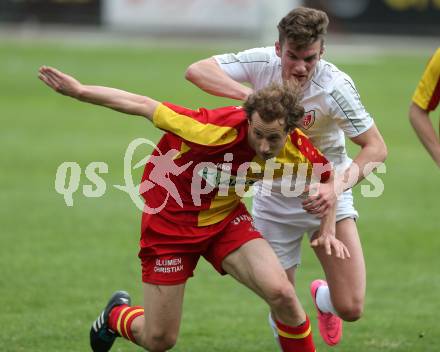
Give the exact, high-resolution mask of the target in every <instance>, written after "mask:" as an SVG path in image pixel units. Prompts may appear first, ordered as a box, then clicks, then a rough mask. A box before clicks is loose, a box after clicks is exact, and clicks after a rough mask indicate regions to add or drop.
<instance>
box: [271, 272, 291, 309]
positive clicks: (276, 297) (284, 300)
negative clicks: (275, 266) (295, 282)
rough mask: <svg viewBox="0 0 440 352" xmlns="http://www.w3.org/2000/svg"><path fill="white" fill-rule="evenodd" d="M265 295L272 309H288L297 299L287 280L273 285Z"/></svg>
mask: <svg viewBox="0 0 440 352" xmlns="http://www.w3.org/2000/svg"><path fill="white" fill-rule="evenodd" d="M265 294H266V301H267V302H268V303H269V305H270V306H271V307H272V308H278V307H288V306H290V305H292V302H293V300H294V298H295V290H294V288H293V286H292V284H291V283H290V282H289V281H288V280H287V279H286V280H281V281H280V282H278V283H276V284H274V285H272V287H270V288H269V289H268V290H267V292H266V293H265Z"/></svg>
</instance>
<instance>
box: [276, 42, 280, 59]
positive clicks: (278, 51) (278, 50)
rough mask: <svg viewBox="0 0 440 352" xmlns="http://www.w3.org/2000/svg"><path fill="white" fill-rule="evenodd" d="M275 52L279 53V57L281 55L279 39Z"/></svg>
mask: <svg viewBox="0 0 440 352" xmlns="http://www.w3.org/2000/svg"><path fill="white" fill-rule="evenodd" d="M275 54H277V56H278V57H281V44H280V42H279V41H278V40H277V41H276V42H275Z"/></svg>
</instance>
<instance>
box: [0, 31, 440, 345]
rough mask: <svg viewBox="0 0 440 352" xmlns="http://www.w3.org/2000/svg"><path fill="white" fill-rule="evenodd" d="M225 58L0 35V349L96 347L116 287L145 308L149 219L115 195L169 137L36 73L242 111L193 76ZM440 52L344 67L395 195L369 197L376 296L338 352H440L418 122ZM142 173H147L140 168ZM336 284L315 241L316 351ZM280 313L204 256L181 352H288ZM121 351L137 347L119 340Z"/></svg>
mask: <svg viewBox="0 0 440 352" xmlns="http://www.w3.org/2000/svg"><path fill="white" fill-rule="evenodd" d="M233 49H234V50H235V49H236V48H231V49H230V50H233ZM434 49H435V48H433V50H432V51H434ZM222 51H225V50H221V51H219V49H217V50H213V49H204V48H196V49H189V48H182V49H166V48H163V49H153V48H148V47H143V46H142V45H139V46H123V45H119V46H116V47H113V48H111V47H107V46H105V45H83V44H77V45H74V44H70V45H65V44H63V43H61V42H59V43H57V42H51V43H42V42H38V43H37V42H36V43H31V42H26V41H14V40H2V41H0V63H1V64H0V92H1V94H0V109H1V110H0V121H1V124H0V136H1V137H0V149H1V152H0V165H1V172H0V185H1V186H0V187H1V192H0V198H1V207H0V218H1V236H0V268H1V269H0V271H1V273H0V297H1V300H2V303H1V308H0V321H1V323H0V327H1V328H0V351H5V352H19V351H32V352H52V351H86V350H88V333H89V327H90V323H91V322H92V321H93V320H94V319H95V317H96V315H97V314H98V312H99V311H100V310H101V309H102V307H103V305H104V304H105V302H106V300H107V299H108V297H109V296H110V294H111V293H112V292H113V291H114V290H116V289H125V290H128V291H129V292H130V293H131V294H132V296H133V298H134V302H135V303H141V297H142V290H141V284H140V283H141V278H140V265H139V261H138V259H137V248H138V240H139V229H140V216H141V214H140V211H139V210H138V209H137V208H136V207H135V206H134V204H133V203H132V202H131V200H130V198H129V197H128V195H127V194H125V193H123V192H121V191H119V190H117V189H115V188H114V187H113V185H120V184H123V157H124V153H125V150H126V148H127V146H128V144H129V143H130V142H131V141H132V140H133V139H135V138H137V137H145V138H151V139H153V140H158V139H159V137H160V132H159V131H157V130H154V129H153V128H152V127H151V125H150V124H149V123H148V122H147V121H144V120H142V119H141V118H136V117H128V116H124V115H121V114H118V113H116V112H113V111H111V110H106V109H103V108H99V107H95V106H91V105H86V104H79V103H78V102H76V101H73V100H71V99H68V98H65V97H62V96H59V95H56V94H55V93H53V92H52V91H50V90H49V89H47V88H46V87H45V86H44V85H43V84H42V83H41V82H40V81H39V80H38V79H37V70H38V67H39V66H40V65H43V64H45V65H51V66H55V67H57V68H59V69H62V70H63V71H65V72H67V73H70V74H72V75H74V76H75V77H77V78H78V79H80V80H81V81H82V82H83V83H88V84H100V85H107V86H113V87H118V88H121V89H125V90H129V91H132V92H137V93H141V94H145V95H149V96H151V97H153V98H155V99H158V100H167V101H171V102H173V103H176V104H180V105H185V106H187V107H190V108H197V107H199V106H204V107H217V106H222V105H229V104H237V102H233V101H228V100H225V99H221V98H216V97H212V96H209V95H207V94H205V93H203V92H201V91H199V90H198V89H196V88H195V87H193V86H192V85H191V84H190V83H188V82H187V81H185V80H184V77H183V75H184V71H185V69H186V67H187V66H188V65H189V64H190V63H192V62H194V61H196V60H198V59H201V58H205V57H208V56H210V55H212V54H214V53H217V52H222ZM428 56H429V55H422V54H421V55H414V53H411V55H397V54H395V55H393V54H390V53H380V52H375V54H374V55H371V56H368V55H366V56H365V57H363V56H360V55H357V56H356V55H355V56H353V57H352V58H350V57H349V56H348V57H343V56H336V57H334V59H332V61H333V62H334V63H335V64H337V65H338V66H339V67H340V68H341V69H343V70H345V71H346V72H347V73H349V74H350V75H351V76H352V78H353V79H354V81H355V83H356V85H357V88H358V90H359V91H360V94H361V97H362V99H363V103H364V105H365V106H366V107H367V109H368V110H369V111H370V112H371V114H372V115H373V117H374V118H375V121H376V124H377V125H378V127H379V128H380V130H381V132H382V134H383V136H384V138H385V141H386V142H387V145H388V148H389V157H388V159H387V161H386V168H387V171H386V173H385V174H383V175H379V176H380V178H381V179H382V180H383V182H384V184H385V191H384V193H383V195H382V196H381V197H379V198H364V197H362V196H361V195H360V186H358V187H356V190H355V194H356V206H357V208H358V210H359V213H360V215H361V216H360V219H359V222H358V226H359V231H360V234H361V238H362V242H363V246H364V252H365V253H364V254H365V258H366V264H367V272H368V277H367V279H368V281H367V300H366V307H365V315H364V317H363V318H362V319H361V320H360V321H359V322H357V323H355V324H349V323H346V324H345V331H344V337H343V342H342V343H341V344H340V345H339V346H338V347H337V348H336V349H334V350H337V351H341V352H342V351H347V352H348V351H350V352H353V351H358V352H362V351H408V352H409V351H411V352H415V351H423V352H427V351H432V352H436V351H439V350H440V329H439V326H438V320H437V318H438V316H437V314H438V313H439V311H440V310H439V308H440V303H439V302H440V300H439V292H440V271H439V268H440V265H439V264H440V259H439V256H438V253H439V250H440V236H439V235H440V226H439V218H438V216H439V206H438V202H439V191H438V187H439V170H438V169H437V168H436V167H435V165H434V163H433V162H432V161H431V159H430V158H429V156H428V154H427V153H426V152H425V150H424V149H423V147H422V146H421V144H420V143H419V141H418V140H417V137H416V136H415V134H414V133H413V131H412V130H411V128H410V125H409V122H408V119H407V110H408V106H409V101H410V97H411V95H412V93H413V90H414V88H415V85H416V83H417V81H418V79H419V78H420V76H421V73H422V71H423V68H424V66H425V64H426V62H427V59H428ZM434 116H436V117H437V116H438V113H437V114H436V115H434ZM436 121H437V119H436ZM350 150H351V155H353V154H354V153H356V152H357V149H356V147H353V146H352V145H350ZM64 161H75V162H77V163H78V164H79V165H80V167H81V169H82V171H83V173H82V175H81V180H80V188H79V189H78V191H77V192H76V193H75V194H74V195H73V199H74V206H73V207H67V206H66V204H65V203H64V200H63V197H62V196H61V195H60V194H58V193H57V192H56V191H55V189H54V182H55V173H56V170H57V168H58V166H59V165H60V164H61V163H62V162H64ZM92 161H103V162H105V163H107V164H108V165H109V172H108V174H105V175H102V177H103V178H104V180H105V181H106V184H107V190H106V193H105V195H104V196H102V197H100V198H86V197H85V196H84V195H83V194H82V186H83V185H85V184H90V181H89V180H87V178H86V177H85V175H84V170H85V168H86V166H87V165H88V164H89V163H90V162H92ZM135 175H136V177H135V179H136V178H137V179H140V175H141V170H136V171H135ZM365 184H368V182H367V183H365ZM322 276H323V274H322V271H321V269H320V266H319V263H318V261H317V260H316V259H315V257H314V255H313V253H312V251H311V250H310V249H309V248H308V245H307V243H304V249H303V265H302V267H301V268H300V270H299V271H298V276H297V286H298V293H299V296H300V299H301V301H302V302H303V304H304V306H305V308H306V310H307V311H308V312H309V315H310V316H311V317H312V321H313V329H314V335H315V341H316V344H317V348H318V350H319V351H327V350H330V348H328V347H327V346H326V345H324V344H323V342H322V340H321V339H320V337H319V333H318V329H317V324H316V316H315V314H316V313H315V310H314V308H313V304H312V301H311V299H310V296H309V293H308V285H309V283H310V281H311V280H313V279H314V278H317V277H322ZM266 319H267V308H266V305H265V304H264V303H263V302H262V301H261V300H260V299H258V298H257V297H255V296H254V295H253V294H252V293H251V292H248V291H247V290H246V289H245V288H242V287H241V286H240V285H238V284H237V283H236V282H234V281H233V280H232V279H231V278H229V277H220V276H219V275H217V273H216V272H215V271H214V269H212V268H211V267H210V266H209V265H207V264H206V263H205V262H204V260H203V259H202V260H201V261H200V263H199V266H198V268H197V270H196V274H195V277H194V278H193V279H190V280H189V282H188V284H187V292H186V298H185V304H184V314H183V324H182V328H181V334H180V338H179V341H178V344H177V346H176V347H175V349H174V350H175V351H191V352H201V351H212V352H214V351H222V352H223V351H240V352H251V351H252V352H255V351H277V346H276V344H275V341H274V339H273V337H272V333H271V331H270V330H269V327H268V325H267V324H266ZM113 350H114V351H136V350H139V349H138V348H137V347H135V346H133V345H131V344H129V343H127V342H125V341H122V340H121V341H117V343H116V345H115V347H114V349H113Z"/></svg>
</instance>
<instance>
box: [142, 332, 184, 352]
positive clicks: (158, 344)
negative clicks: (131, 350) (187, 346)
mask: <svg viewBox="0 0 440 352" xmlns="http://www.w3.org/2000/svg"><path fill="white" fill-rule="evenodd" d="M176 342H177V334H173V333H170V332H168V331H155V332H152V333H150V334H148V336H145V337H144V338H143V339H142V341H141V346H142V347H143V348H145V349H146V350H147V351H150V352H165V351H168V350H170V349H172V348H173V347H174V346H175V345H176Z"/></svg>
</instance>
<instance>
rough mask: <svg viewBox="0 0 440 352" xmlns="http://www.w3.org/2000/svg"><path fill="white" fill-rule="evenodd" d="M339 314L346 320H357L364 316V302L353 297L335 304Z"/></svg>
mask: <svg viewBox="0 0 440 352" xmlns="http://www.w3.org/2000/svg"><path fill="white" fill-rule="evenodd" d="M335 309H336V311H337V312H338V316H339V317H340V318H341V319H343V320H345V321H356V320H359V319H360V318H361V317H362V313H363V311H364V302H363V300H360V299H352V300H349V301H346V302H344V304H341V305H337V306H335Z"/></svg>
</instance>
